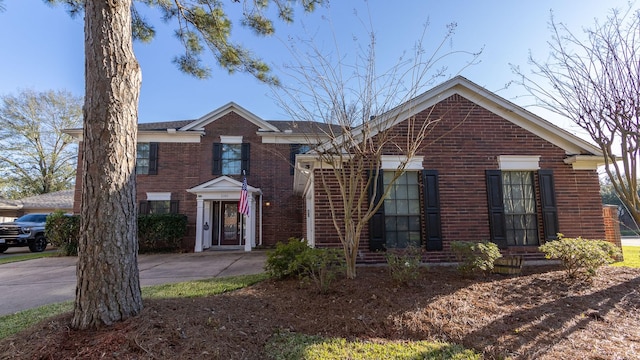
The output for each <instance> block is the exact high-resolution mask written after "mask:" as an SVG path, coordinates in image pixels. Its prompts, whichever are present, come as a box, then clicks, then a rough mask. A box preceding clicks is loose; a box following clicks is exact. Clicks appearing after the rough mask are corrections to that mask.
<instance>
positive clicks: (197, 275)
mask: <svg viewBox="0 0 640 360" xmlns="http://www.w3.org/2000/svg"><path fill="white" fill-rule="evenodd" d="M0 256H2V255H0ZM265 260H266V253H265V252H264V251H252V252H243V251H206V252H201V253H190V254H161V255H140V256H139V257H138V269H139V270H140V284H141V285H142V286H148V285H158V284H166V283H173V282H181V281H188V280H198V279H208V278H213V277H222V276H232V275H245V274H258V273H261V272H263V271H264V264H265ZM76 261H77V258H75V257H48V258H41V259H34V260H29V261H20V262H14V263H9V264H3V265H0V315H7V314H12V313H14V312H17V311H21V310H26V309H30V308H34V307H38V306H41V305H46V304H52V303H57V302H62V301H67V300H73V299H74V297H75V288H76Z"/></svg>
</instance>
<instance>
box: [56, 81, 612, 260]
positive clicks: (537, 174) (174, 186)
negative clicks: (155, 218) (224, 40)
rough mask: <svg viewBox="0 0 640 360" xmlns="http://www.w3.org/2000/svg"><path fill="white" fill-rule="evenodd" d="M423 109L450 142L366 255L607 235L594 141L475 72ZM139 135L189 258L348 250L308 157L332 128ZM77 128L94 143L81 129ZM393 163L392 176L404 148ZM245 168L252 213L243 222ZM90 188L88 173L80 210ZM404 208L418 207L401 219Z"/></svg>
mask: <svg viewBox="0 0 640 360" xmlns="http://www.w3.org/2000/svg"><path fill="white" fill-rule="evenodd" d="M411 111H412V112H408V113H407V114H406V116H407V117H412V116H416V118H418V119H419V118H420V117H421V116H423V117H424V116H426V114H430V115H431V117H433V116H439V117H441V120H440V121H439V122H438V124H437V125H436V126H435V127H434V128H433V129H432V133H431V134H430V136H431V138H433V139H438V140H437V141H429V142H425V144H426V145H425V146H423V147H422V148H421V149H420V152H419V153H418V154H416V156H415V157H414V158H412V159H411V161H410V162H409V163H408V165H407V168H406V172H405V173H404V174H403V175H402V176H401V178H400V179H399V180H400V183H399V184H402V185H401V187H402V188H403V191H406V193H407V194H413V195H410V196H408V198H407V197H405V198H404V199H400V198H399V197H398V195H397V194H395V195H391V196H390V198H387V199H385V206H384V207H382V208H381V209H382V210H381V211H380V212H379V213H377V214H376V218H375V222H376V223H378V224H380V223H382V224H386V226H378V227H374V228H372V231H368V232H365V233H364V234H363V237H362V239H361V242H360V243H361V246H360V247H361V250H362V251H361V258H360V261H363V262H367V261H379V260H381V259H382V255H380V252H379V251H378V250H383V249H388V248H394V247H405V246H407V245H408V244H411V243H415V244H420V245H421V246H422V247H423V248H424V249H426V255H425V259H426V260H427V261H445V260H449V259H450V253H449V251H448V250H449V243H450V242H451V241H454V240H476V241H477V240H492V241H494V242H496V243H498V244H500V245H501V247H503V248H504V251H505V252H508V253H524V254H532V255H533V256H539V253H537V245H539V244H540V243H542V242H544V241H545V240H548V239H551V238H553V237H554V236H555V234H556V232H562V233H564V234H565V235H567V236H578V235H582V236H584V237H587V238H604V235H605V233H604V221H603V215H602V207H601V201H600V195H599V182H598V174H597V171H596V169H597V165H598V164H599V163H602V162H603V158H602V154H601V152H600V151H599V149H598V148H596V147H595V146H593V145H591V144H590V143H588V142H586V141H584V140H582V139H580V138H577V137H576V136H574V135H572V134H570V133H568V132H566V131H564V130H562V129H560V128H558V127H556V126H554V125H552V124H551V123H549V122H547V121H545V120H543V119H541V118H540V117H538V116H536V115H534V114H532V113H530V112H528V111H526V110H524V109H522V108H520V107H518V106H516V105H514V104H512V103H510V102H508V101H506V100H505V99H502V98H500V97H499V96H497V95H495V94H493V93H491V92H489V91H487V90H485V89H483V88H482V87H480V86H478V85H476V84H474V83H472V82H470V81H468V80H466V79H465V78H462V77H456V78H454V79H451V80H449V81H447V82H445V83H443V84H441V85H438V86H436V87H435V88H433V89H431V90H429V91H427V92H426V93H424V94H422V95H420V96H419V97H417V98H416V99H414V100H412V107H411ZM383 120H384V115H382V116H379V117H378V118H376V119H374V120H372V121H383ZM402 126H403V124H402V122H399V123H397V124H392V126H390V127H389V130H390V131H394V129H396V128H397V129H401V128H402ZM138 128H139V132H138V158H137V166H136V173H137V195H138V201H139V205H140V206H139V209H140V212H142V213H150V212H178V213H182V214H186V215H187V217H188V222H189V229H188V234H187V236H186V237H185V239H184V242H183V244H184V248H185V249H186V250H188V251H195V252H200V251H203V250H206V249H208V248H217V247H222V248H224V247H242V248H244V249H245V250H251V248H253V247H255V246H260V245H264V246H271V245H274V244H275V243H276V242H278V241H285V240H287V239H288V238H289V237H304V238H306V239H308V240H309V242H310V243H312V244H314V245H316V246H333V245H337V244H338V243H337V241H338V240H337V239H336V236H335V235H334V232H335V230H333V229H332V228H331V227H330V226H327V225H326V224H330V221H328V219H329V218H328V216H329V213H328V211H327V209H326V207H325V206H322V205H323V204H322V201H320V200H319V199H322V198H323V196H326V194H323V191H322V190H321V186H319V181H320V176H321V175H320V171H321V170H320V169H318V168H316V167H315V165H314V164H316V163H317V159H315V158H314V155H312V154H311V153H307V154H303V153H304V152H307V151H308V150H309V149H311V148H312V147H313V146H314V145H315V144H314V143H316V142H317V141H318V139H319V140H322V137H320V138H318V137H316V136H309V134H314V135H318V134H323V130H324V129H327V128H326V126H325V125H323V124H318V123H307V122H297V121H270V120H269V121H267V120H264V119H261V118H259V117H258V116H256V115H254V114H252V113H251V112H249V111H248V110H246V109H244V108H242V107H240V106H239V105H237V104H235V103H229V104H227V105H225V106H222V107H220V108H218V109H216V110H214V111H212V112H211V113H209V114H206V115H204V116H203V117H201V118H199V119H195V120H185V121H172V122H159V123H141V124H139V125H138ZM354 130H357V129H354ZM68 132H69V134H71V135H73V136H75V137H76V138H77V139H78V140H80V141H81V140H82V132H81V130H78V129H75V130H70V131H68ZM312 139H313V140H312ZM298 154H300V155H298ZM296 155H297V156H296ZM384 156H385V157H386V158H385V159H383V168H382V171H383V173H384V171H385V170H390V169H394V166H397V162H398V158H399V157H402V156H403V154H399V153H397V152H394V151H392V150H390V151H389V153H385V155H384ZM81 157H82V154H81V153H80V154H79V157H78V164H79V165H78V174H81V173H82V169H81V168H80V167H81V164H82V158H81ZM243 172H244V174H245V175H246V179H247V183H248V187H247V189H248V193H249V195H250V196H249V204H250V206H249V208H250V214H249V216H248V217H244V216H240V215H239V214H238V201H239V198H240V190H241V187H242V180H243ZM381 179H384V176H382V177H381ZM81 181H82V178H81V176H80V175H78V177H77V180H76V196H75V202H74V211H75V212H76V213H78V212H79V211H80V191H81ZM316 200H318V201H316ZM400 203H402V204H404V205H407V204H409V208H410V209H412V210H411V211H409V212H402V211H395V212H394V211H393V210H392V209H399V208H400ZM404 205H403V206H404ZM372 223H373V222H372ZM407 224H410V225H407Z"/></svg>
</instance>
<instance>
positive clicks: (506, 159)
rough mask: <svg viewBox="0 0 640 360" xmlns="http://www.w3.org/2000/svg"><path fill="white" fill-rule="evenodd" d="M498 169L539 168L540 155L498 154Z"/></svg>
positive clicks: (534, 169) (530, 169) (531, 169)
mask: <svg viewBox="0 0 640 360" xmlns="http://www.w3.org/2000/svg"><path fill="white" fill-rule="evenodd" d="M498 165H499V168H500V170H514V171H515V170H522V171H536V170H540V155H499V156H498Z"/></svg>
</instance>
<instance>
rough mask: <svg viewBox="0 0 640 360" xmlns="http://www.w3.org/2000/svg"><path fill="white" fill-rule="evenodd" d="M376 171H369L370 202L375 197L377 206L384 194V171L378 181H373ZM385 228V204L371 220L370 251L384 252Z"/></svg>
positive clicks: (379, 174) (380, 173) (379, 175)
mask: <svg viewBox="0 0 640 360" xmlns="http://www.w3.org/2000/svg"><path fill="white" fill-rule="evenodd" d="M374 176H375V170H371V171H369V177H370V180H371V182H370V183H369V201H371V199H372V198H373V197H374V195H375V199H374V205H375V204H377V203H378V202H379V201H380V199H382V195H383V194H384V178H383V176H382V170H380V172H379V173H378V179H377V181H375V182H374V181H373V180H374V179H373V177H374ZM385 243H386V239H385V227H384V203H383V204H381V205H380V208H378V211H376V213H375V214H373V216H372V217H371V219H369V250H371V251H384V250H385Z"/></svg>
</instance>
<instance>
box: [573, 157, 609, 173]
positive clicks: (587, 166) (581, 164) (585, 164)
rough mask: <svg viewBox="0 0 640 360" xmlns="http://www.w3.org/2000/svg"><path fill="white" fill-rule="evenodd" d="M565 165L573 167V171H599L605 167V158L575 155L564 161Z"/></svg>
mask: <svg viewBox="0 0 640 360" xmlns="http://www.w3.org/2000/svg"><path fill="white" fill-rule="evenodd" d="M564 163H565V164H568V165H571V166H572V167H573V170H597V169H598V167H599V166H600V165H604V164H605V161H604V156H591V155H574V156H569V157H568V158H566V159H564Z"/></svg>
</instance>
